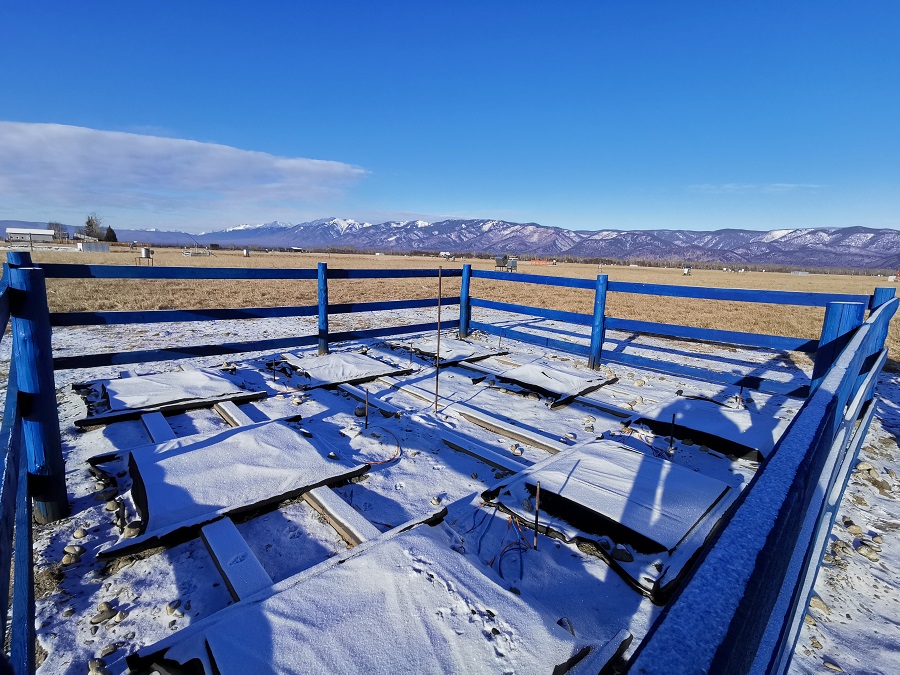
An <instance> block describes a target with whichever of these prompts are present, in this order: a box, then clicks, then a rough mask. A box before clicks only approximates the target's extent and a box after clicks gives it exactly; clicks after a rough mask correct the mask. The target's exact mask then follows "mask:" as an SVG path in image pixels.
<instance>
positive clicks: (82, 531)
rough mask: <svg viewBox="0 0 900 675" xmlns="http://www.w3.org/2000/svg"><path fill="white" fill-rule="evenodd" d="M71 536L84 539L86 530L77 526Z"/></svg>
mask: <svg viewBox="0 0 900 675" xmlns="http://www.w3.org/2000/svg"><path fill="white" fill-rule="evenodd" d="M72 536H73V537H75V538H76V539H84V538H85V537H86V536H87V530H85V529H84V528H83V527H79V528H78V529H77V530H75V533H74V534H73V535H72Z"/></svg>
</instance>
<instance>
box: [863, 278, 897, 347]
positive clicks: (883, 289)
mask: <svg viewBox="0 0 900 675" xmlns="http://www.w3.org/2000/svg"><path fill="white" fill-rule="evenodd" d="M895 292H896V289H895V288H894V287H893V286H879V287H878V288H876V289H875V290H874V292H873V293H872V298H871V300H870V301H869V311H870V312H874V311H875V310H876V309H878V308H879V307H881V306H882V305H883V304H884V303H886V302H890V301H891V300H893V299H894V294H895ZM889 323H890V322H888V321H885V322H884V325H882V326H881V328H880V330H879V331H878V335H877V336H876V338H875V343H874V347H873V349H872V353H873V354H877V353H878V352H880V351H881V350H882V349H884V343H885V342H886V341H887V334H888V325H889Z"/></svg>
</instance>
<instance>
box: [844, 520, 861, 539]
mask: <svg viewBox="0 0 900 675" xmlns="http://www.w3.org/2000/svg"><path fill="white" fill-rule="evenodd" d="M847 532H849V533H850V534H852V535H853V536H854V537H859V536H862V533H863V529H862V528H861V527H860V526H859V525H857V524H856V523H851V524H850V525H848V526H847Z"/></svg>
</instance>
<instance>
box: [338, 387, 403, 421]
mask: <svg viewBox="0 0 900 675" xmlns="http://www.w3.org/2000/svg"><path fill="white" fill-rule="evenodd" d="M337 388H338V389H340V390H341V391H344V392H347V393H348V394H350V395H351V396H352V397H353V398H355V399H356V400H358V401H365V400H366V392H365V391H364V390H362V389H360V388H359V387H356V386H354V385H352V384H339V385H338V386H337ZM369 406H371V407H373V408H377V409H378V410H380V411H381V414H382V415H384V416H385V417H400V415H401V414H402V413H403V411H402V410H401V409H400V408H398V407H397V406H393V405H391V404H390V403H386V402H384V401H382V400H381V399H379V398H378V397H377V396H369Z"/></svg>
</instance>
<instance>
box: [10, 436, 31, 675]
mask: <svg viewBox="0 0 900 675" xmlns="http://www.w3.org/2000/svg"><path fill="white" fill-rule="evenodd" d="M23 448H24V445H23ZM20 464H21V466H20V467H19V485H18V495H17V496H16V544H15V571H14V572H13V606H12V615H13V620H14V621H15V626H16V629H15V630H13V631H11V637H12V641H11V642H12V644H11V645H10V653H9V660H10V662H11V663H12V667H13V672H16V673H33V672H34V670H35V636H34V623H35V610H34V549H33V543H34V542H33V540H32V539H33V538H32V531H31V522H32V506H31V503H32V496H31V494H30V492H31V491H30V490H29V488H28V480H29V471H28V463H27V462H20ZM35 502H36V504H37V503H38V502H37V500H35Z"/></svg>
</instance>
